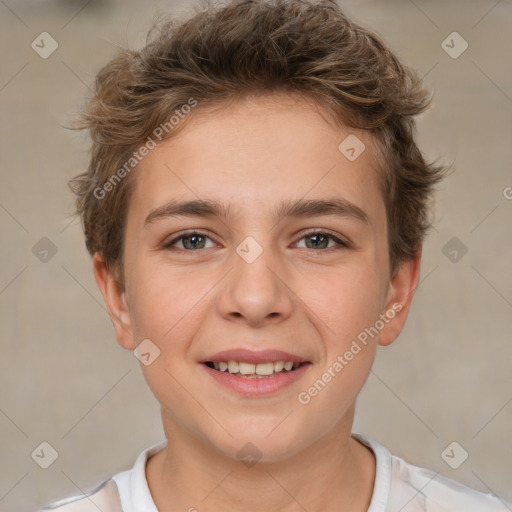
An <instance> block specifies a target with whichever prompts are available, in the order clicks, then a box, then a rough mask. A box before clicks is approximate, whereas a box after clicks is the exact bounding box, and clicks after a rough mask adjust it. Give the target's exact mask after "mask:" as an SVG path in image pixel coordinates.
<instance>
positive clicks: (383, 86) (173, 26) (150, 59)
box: [71, 0, 445, 287]
mask: <svg viewBox="0 0 512 512" xmlns="http://www.w3.org/2000/svg"><path fill="white" fill-rule="evenodd" d="M203 3H205V4H206V5H201V7H198V8H196V11H195V12H194V15H193V16H192V17H190V18H188V19H185V20H182V21H180V22H179V23H178V22H176V21H175V20H173V19H164V20H163V21H160V22H158V23H156V24H155V26H154V27H153V29H152V30H151V31H150V33H149V36H148V42H147V45H146V46H145V47H144V48H143V49H142V50H140V51H133V50H124V51H122V53H121V54H120V55H119V56H117V57H116V58H114V59H113V60H112V61H111V62H109V63H108V64H107V65H106V66H104V67H103V68H102V69H101V70H100V72H99V73H98V75H97V77H96V83H95V89H94V95H93V97H92V98H91V99H90V100H89V101H88V103H87V105H86V107H85V109H84V111H83V115H82V117H81V119H80V122H79V123H78V127H79V128H87V129H89V131H90V134H91V138H92V154H91V159H90V164H89V167H88V170H87V171H85V172H84V173H82V174H80V175H78V176H77V177H76V178H75V179H74V180H72V181H71V187H72V189H73V191H74V192H75V194H76V196H77V198H76V204H77V211H78V213H79V214H80V216H81V218H82V223H83V227H84V232H85V238H86V246H87V249H88V250H89V252H90V253H91V254H94V253H96V252H99V253H101V254H102V256H103V259H104V261H105V263H106V264H107V266H108V267H109V268H110V269H112V270H113V271H114V272H115V274H116V276H117V279H118V282H119V283H120V284H121V285H122V286H123V287H124V278H123V275H122V274H123V271H122V267H123V264H122V254H123V240H124V230H125V219H126V214H127V207H128V202H129V198H130V191H131V189H132V186H131V184H132V182H133V179H132V176H133V174H129V170H130V169H127V168H126V162H128V161H130V159H133V157H134V154H135V152H136V151H137V149H138V148H140V147H141V145H142V144H144V143H147V141H149V139H151V137H152V134H153V133H154V131H155V129H157V127H159V126H164V125H165V123H169V118H170V116H171V115H172V114H173V112H178V110H179V109H180V108H183V105H186V104H187V103H190V100H191V98H193V99H194V101H195V102H196V103H197V104H198V105H199V107H201V106H208V105H212V104H214V103H222V102H223V101H228V100H232V99H236V98H242V97H244V96H246V95H251V94H255V93H258V94H259V93H271V92H288V93H299V94H300V95H302V96H306V97H308V98H309V99H312V100H313V101H316V102H317V104H318V105H321V106H322V107H324V109H325V111H327V112H328V113H329V115H330V116H331V117H332V118H333V119H336V120H338V122H339V123H340V124H342V125H344V126H349V127H353V128H359V129H364V130H367V131H369V132H370V133H371V134H373V136H374V140H375V142H376V147H377V149H378V153H379V154H380V159H379V160H380V167H381V173H380V174H381V183H382V191H383V195H384V201H385V205H386V211H387V216H388V219H387V222H388V243H389V256H390V267H391V269H390V270H391V271H392V272H393V271H394V270H395V269H396V268H397V267H398V265H399V263H400V262H401V261H404V260H407V259H410V258H411V257H413V256H414V255H415V253H416V251H417V249H418V247H419V246H420V244H421V242H422V241H423V238H424V236H425V234H426V231H427V230H428V228H429V226H430V223H429V221H428V203H429V199H430V195H431V192H432V188H433V186H434V185H435V184H436V183H437V182H438V181H439V180H440V179H441V178H442V176H443V175H444V171H445V168H443V167H442V166H438V165H434V164H428V163H427V162H426V161H425V160H424V158H423V156H422V154H421V152H420V151H419V149H418V147H417V146H416V143H415V141H414V137H413V132H414V128H415V123H414V119H413V117H414V116H415V115H417V114H419V113H420V112H422V111H424V110H425V109H426V108H427V107H428V106H429V103H430V96H429V94H428V93H427V92H426V91H425V90H424V89H423V88H422V84H421V80H420V79H419V77H418V76H417V75H416V74H415V73H414V72H413V71H412V70H410V69H408V68H407V67H406V66H404V65H403V64H402V63H400V62H399V60H398V59H397V58H396V56H395V55H393V53H392V52H391V51H390V49H389V48H388V47H387V46H386V45H385V44H384V43H383V42H382V41H381V40H380V38H379V37H377V36H376V35H375V34H374V33H372V32H371V31H369V30H367V29H365V28H363V27H361V26H359V25H358V24H356V23H354V22H353V21H352V20H350V19H349V18H348V17H347V16H346V15H345V14H344V13H343V12H342V11H341V9H340V8H339V6H338V5H337V4H336V3H335V2H334V1H329V0H320V1H318V2H314V1H313V0H309V1H306V0H304V1H301V0H295V1H294V0H269V1H265V0H252V1H251V0H245V1H244V0H235V1H231V2H229V3H228V4H227V5H224V6H222V7H218V6H217V7H212V6H211V5H210V4H209V2H208V1H206V2H203ZM192 115H193V114H192ZM184 124H185V123H180V124H179V125H177V126H176V129H173V130H172V131H171V130H167V132H168V133H166V137H171V136H172V135H173V133H177V131H178V130H179V129H181V128H183V125H184ZM133 163H134V164H136V162H135V161H133ZM123 166H124V169H125V172H120V173H118V178H119V179H118V180H116V181H115V182H113V181H112V178H113V177H114V176H115V173H116V171H118V170H119V171H120V170H121V169H122V168H123ZM135 167H136V165H135ZM121 178H123V179H121ZM109 183H110V185H109ZM106 190H108V194H107V193H106V192H105V191H106ZM98 191H103V192H101V193H98ZM98 196H100V197H98Z"/></svg>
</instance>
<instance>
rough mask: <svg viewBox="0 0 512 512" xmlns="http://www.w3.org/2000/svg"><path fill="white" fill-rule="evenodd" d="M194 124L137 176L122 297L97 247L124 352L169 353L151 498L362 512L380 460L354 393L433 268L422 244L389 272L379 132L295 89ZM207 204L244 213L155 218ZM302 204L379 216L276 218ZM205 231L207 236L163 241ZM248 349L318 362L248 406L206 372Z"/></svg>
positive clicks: (149, 369) (156, 372) (98, 270)
mask: <svg viewBox="0 0 512 512" xmlns="http://www.w3.org/2000/svg"><path fill="white" fill-rule="evenodd" d="M185 123H186V124H185V125H184V127H182V129H181V130H180V132H179V133H178V134H177V135H175V136H174V137H173V138H171V139H169V140H167V141H164V142H162V143H161V144H160V145H159V146H158V147H157V148H156V149H154V150H153V151H151V152H150V154H149V155H148V156H147V157H146V158H145V159H144V160H143V161H142V162H141V164H140V166H139V168H138V169H137V171H136V172H137V175H136V179H135V182H134V186H135V188H134V194H133V196H132V197H131V200H130V204H129V209H128V216H127V224H126V233H125V235H126V236H125V246H124V263H125V266H124V276H125V287H124V290H123V288H122V287H121V286H119V285H118V284H117V283H116V281H115V278H114V274H113V273H112V272H109V269H108V268H107V267H106V266H105V264H104V263H103V261H102V259H101V255H99V254H97V255H95V257H94V260H93V264H94V272H95V277H96V281H97V283H98V286H99V288H100V290H101V292H102V294H103V296H104V299H105V302H106V304H107V306H108V309H109V312H110V315H111V318H112V321H113V324H114V327H115V332H116V337H117V340H118V342H119V343H120V345H121V346H122V347H124V348H126V349H127V350H134V349H135V348H136V347H137V345H138V344H139V343H140V342H141V341H142V340H144V339H146V338H149V339H150V340H152V342H153V343H154V344H155V345H156V346H157V347H158V348H159V350H160V355H159V357H157V358H156V359H155V360H154V362H153V363H152V364H150V365H149V366H144V365H141V368H142V371H143V373H144V377H145V379H146V381H147V383H148V385H149V387H150V388H151V390H152V392H153V394H154V395H155V397H156V398H157V399H158V401H159V402H160V404H161V412H162V420H163V425H164V431H165V434H166V437H167V439H168V447H167V449H164V450H162V451H160V452H159V453H158V454H156V455H154V456H153V457H152V458H151V459H150V460H149V462H148V464H147V468H146V474H147V479H148V484H149V488H150V491H151V493H152V496H153V499H154V501H155V504H156V506H157V508H158V510H160V511H177V510H189V509H190V508H191V507H195V508H196V509H197V510H199V511H200V512H207V511H211V512H214V511H219V510H225V511H239V510H245V511H256V510H258V511H260V510H266V511H269V512H273V511H275V512H277V511H285V512H295V511H303V510H304V509H306V510H308V511H311V512H313V511H317V510H322V511H327V512H329V511H333V512H334V511H338V510H350V511H351V512H358V511H361V512H363V511H366V510H367V508H368V506H369V504H370V500H371V495H372V489H373V484H374V479H375V459H374V457H373V453H372V452H371V451H370V450H369V449H368V448H366V447H364V446H363V445H362V444H360V443H359V442H358V441H357V440H355V439H354V438H351V437H350V433H351V427H352V423H353V417H354V408H355V403H356V398H357V395H358V393H359V391H360V390H361V388H362V386H363V384H364V382H365V381H366V379H367V377H368V374H369V371H370V369H371V365H372V363H373V360H374V357H375V351H376V348H377V345H378V344H380V345H389V344H390V343H392V342H393V341H394V339H395V338H396V337H397V336H398V334H399V333H400V331H401V329H402V327H403V325H404V322H405V320H406V317H407V314H408V311H409V306H410V303H411V300H412V297H413V294H414V290H415V288H416V286H417V283H418V276H419V266H420V258H421V251H420V250H418V252H417V256H416V257H415V258H414V259H413V260H411V261H408V262H405V263H402V264H401V266H400V268H399V269H398V271H397V272H396V273H395V274H394V275H391V274H390V270H389V257H388V246H387V226H386V211H385V206H384V200H383V197H382V192H381V189H380V187H379V181H378V169H377V165H376V162H375V158H374V153H373V149H374V146H373V140H372V136H371V135H370V134H368V133H367V132H364V131H358V130H353V129H348V128H339V127H335V126H334V125H332V124H330V123H329V122H328V121H327V120H326V116H325V115H324V116H322V115H321V111H320V109H319V107H318V106H316V105H314V104H313V103H312V102H311V101H309V102H307V101H304V99H303V98H300V97H294V96H291V95H286V96H284V95H283V94H282V93H281V94H274V95H273V96H269V95H267V96H260V97H252V98H247V99H245V100H243V101H237V102H232V103H230V104H226V105H224V106H223V107H222V108H216V109H211V108H209V109H206V108H204V107H203V108H202V109H200V108H199V107H198V108H197V110H196V111H194V112H193V113H192V114H190V116H189V118H187V120H186V121H185ZM349 133H354V134H356V135H357V136H358V137H359V138H360V139H361V140H362V141H363V142H364V144H365V146H366V150H365V151H364V152H363V153H362V154H361V155H360V156H359V157H358V158H357V159H356V160H355V161H353V162H351V161H349V160H348V159H347V158H346V157H345V156H344V155H343V154H341V153H340V151H339V150H338V145H339V144H340V142H341V141H343V140H344V139H345V137H346V136H347V135H349ZM329 170H330V171H329ZM328 171H329V172H328ZM199 198H200V199H215V200H217V201H219V202H221V203H223V204H225V205H228V204H231V207H230V214H231V217H230V218H229V219H220V218H215V217H213V218H206V217H186V216H181V217H165V218H159V219H158V220H155V221H154V222H150V223H149V224H148V225H147V226H145V225H144V221H145V219H146V217H147V216H148V215H149V213H150V212H151V211H152V210H154V209H155V208H157V207H160V206H162V205H163V204H165V203H166V202H167V201H169V200H171V199H180V200H194V199H199ZM300 198H304V199H332V198H344V199H345V200H347V201H350V202H351V203H353V204H355V205H356V206H358V207H359V208H360V209H361V210H363V211H364V212H365V214H366V216H367V217H368V222H363V221H361V220H358V219H356V218H354V217H350V216H344V217H342V216H330V215H320V216H315V217H311V218H292V217H289V218H283V219H281V220H280V222H279V223H277V224H276V223H275V222H274V220H273V217H272V212H273V211H274V209H275V208H276V207H277V205H278V204H279V202H280V201H282V200H296V199H300ZM312 228H315V229H316V230H317V231H319V232H320V233H323V232H325V231H326V230H327V231H328V232H329V235H333V236H335V237H337V238H339V239H340V240H343V241H347V242H349V244H350V246H349V247H344V246H339V245H338V244H337V243H336V242H335V241H334V240H333V239H327V240H328V242H327V241H325V240H324V242H322V240H323V239H321V237H320V240H318V238H315V235H314V234H311V233H307V230H310V229H312ZM192 229H198V230H201V231H202V232H204V234H206V235H207V237H209V238H199V240H198V239H195V245H194V244H191V243H190V242H191V240H190V239H188V245H187V246H186V247H187V248H184V247H185V246H184V245H183V243H185V242H187V241H186V240H183V239H181V241H180V240H178V241H177V242H176V243H175V245H174V247H172V248H164V247H163V245H164V244H165V243H166V242H169V241H171V240H173V239H174V238H176V237H177V236H178V235H181V234H183V233H182V232H183V231H185V230H192ZM189 235H190V233H189ZM306 235H308V236H307V237H306V238H304V237H305V236H306ZM248 236H251V237H253V238H254V239H255V240H256V241H257V242H258V244H259V245H260V246H261V248H262V249H263V252H262V254H261V255H260V256H259V257H258V258H257V259H256V260H255V261H254V262H252V263H250V264H249V263H247V262H246V261H244V259H242V258H241V257H240V256H239V255H238V254H237V252H236V248H237V247H238V246H239V244H240V243H241V242H242V241H243V240H244V239H245V238H246V237H248ZM323 243H324V245H323ZM327 243H328V244H329V245H328V246H327ZM198 244H199V245H198ZM201 244H202V245H201ZM195 246H199V247H200V250H199V249H194V248H190V247H195ZM318 246H319V247H318ZM326 246H327V248H325V247H326ZM179 249H181V252H180V251H179ZM187 250H188V252H187ZM397 303H399V304H401V306H402V309H401V311H400V312H398V313H396V315H395V316H394V318H393V319H391V320H389V321H388V322H387V323H385V325H384V328H383V329H382V330H380V333H379V335H378V336H376V337H374V338H373V339H369V343H368V345H367V346H366V347H364V348H363V349H362V350H361V351H360V352H359V353H358V354H357V355H356V356H354V358H353V359H352V360H351V361H350V362H349V364H347V366H345V367H344V368H343V370H342V371H341V372H340V373H339V374H338V375H337V376H336V377H335V378H333V379H332V380H331V382H330V383H329V384H328V385H327V386H326V387H325V389H323V390H322V391H321V392H320V393H318V395H317V396H315V397H314V398H312V399H311V401H310V402H309V403H308V404H307V405H303V404H301V403H299V401H298V400H297V396H298V393H300V392H301V391H305V390H307V389H308V388H309V387H310V386H311V385H312V384H313V383H314V382H315V381H316V380H317V379H319V378H320V377H321V375H322V374H323V373H324V372H325V371H326V370H327V368H329V367H330V366H332V364H333V362H334V361H335V360H336V358H337V356H339V355H342V354H344V353H345V352H346V350H348V348H349V347H350V345H351V343H352V341H353V340H354V339H356V337H357V335H358V334H359V333H360V332H362V331H364V329H365V328H367V327H370V326H373V325H374V324H375V322H376V320H378V319H379V315H381V314H382V313H385V312H386V311H388V310H390V309H393V304H397ZM235 347H236V348H239V347H241V348H247V349H252V350H261V349H268V348H277V349H281V350H285V351H288V352H292V353H296V354H299V355H301V356H303V357H305V358H306V359H308V360H309V361H311V363H312V364H311V366H310V367H309V368H308V369H307V371H306V372H305V373H304V374H303V376H302V377H301V378H300V379H299V380H298V381H296V382H294V383H293V384H292V385H291V386H289V387H288V388H286V389H284V390H282V391H280V392H279V393H277V394H275V395H273V396H271V397H266V398H261V397H260V398H248V397H243V396H240V395H238V394H236V393H235V392H234V391H231V390H227V389H225V388H223V387H221V386H220V385H219V384H218V383H217V382H216V381H215V380H214V379H213V378H212V377H211V376H210V375H208V373H207V372H206V371H204V368H203V367H202V365H201V364H199V362H198V361H199V360H201V358H203V357H205V356H206V355H211V354H212V353H215V352H218V351H221V350H226V349H229V348H235ZM247 442H251V443H252V444H254V445H255V446H256V447H257V448H258V449H259V451H260V452H261V454H262V456H261V459H260V460H259V461H258V462H257V463H256V464H255V465H254V466H252V467H247V466H246V465H245V464H243V463H242V462H241V461H240V460H239V459H238V457H237V452H238V451H239V450H240V449H241V448H242V447H243V446H244V445H245V444H246V443H247Z"/></svg>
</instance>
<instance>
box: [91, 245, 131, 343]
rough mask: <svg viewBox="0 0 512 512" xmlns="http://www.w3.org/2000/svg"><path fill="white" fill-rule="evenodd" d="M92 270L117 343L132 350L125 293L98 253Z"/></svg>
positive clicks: (94, 258)
mask: <svg viewBox="0 0 512 512" xmlns="http://www.w3.org/2000/svg"><path fill="white" fill-rule="evenodd" d="M93 269H94V277H95V279H96V283H97V285H98V288H99V289H100V292H101V294H102V295H103V300H104V301H105V305H106V306H107V310H108V314H109V316H110V320H111V321H112V325H113V326H114V329H115V332H116V338H117V341H118V343H119V344H120V345H121V346H122V347H123V348H125V349H127V350H134V349H135V347H136V345H135V343H134V338H133V331H132V324H131V317H130V311H129V309H128V304H127V302H126V294H125V292H124V291H123V290H121V287H120V286H119V284H118V283H117V281H116V279H115V276H114V275H113V273H112V272H110V271H109V269H108V267H107V265H106V263H105V262H104V261H103V258H102V256H101V254H99V253H96V254H95V255H94V256H93Z"/></svg>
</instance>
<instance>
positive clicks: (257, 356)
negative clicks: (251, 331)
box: [201, 348, 309, 364]
mask: <svg viewBox="0 0 512 512" xmlns="http://www.w3.org/2000/svg"><path fill="white" fill-rule="evenodd" d="M209 361H211V362H212V363H219V362H221V361H224V362H227V361H241V362H243V363H252V364H258V363H267V362H270V361H284V362H287V361H291V362H293V363H306V362H309V361H308V360H307V359H305V358H303V357H301V356H299V355H297V354H290V353H289V352H283V351H282V350H275V349H269V350H258V351H254V350H247V349H243V348H235V349H231V350H223V351H222V352H217V353H216V354H213V355H211V356H208V357H206V358H204V359H202V360H201V363H207V362H209Z"/></svg>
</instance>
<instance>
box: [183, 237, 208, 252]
mask: <svg viewBox="0 0 512 512" xmlns="http://www.w3.org/2000/svg"><path fill="white" fill-rule="evenodd" d="M201 238H203V237H202V236H201V235H190V236H187V237H185V238H184V239H183V245H184V246H185V247H186V248H187V249H198V248H200V249H202V247H198V245H196V244H195V243H192V244H190V243H188V242H190V241H192V240H195V241H196V242H197V239H201ZM187 246H188V247H187Z"/></svg>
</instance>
